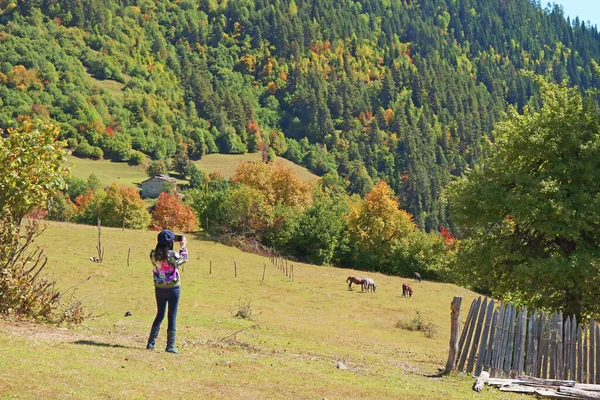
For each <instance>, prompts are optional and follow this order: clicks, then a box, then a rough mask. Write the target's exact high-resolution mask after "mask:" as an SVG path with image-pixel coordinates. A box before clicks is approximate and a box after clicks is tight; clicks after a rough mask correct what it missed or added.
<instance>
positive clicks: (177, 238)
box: [175, 235, 184, 242]
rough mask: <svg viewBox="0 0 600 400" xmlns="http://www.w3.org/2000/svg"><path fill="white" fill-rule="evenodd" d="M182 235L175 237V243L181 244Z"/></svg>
mask: <svg viewBox="0 0 600 400" xmlns="http://www.w3.org/2000/svg"><path fill="white" fill-rule="evenodd" d="M183 237H184V236H183V235H175V241H176V242H181V241H182V240H183Z"/></svg>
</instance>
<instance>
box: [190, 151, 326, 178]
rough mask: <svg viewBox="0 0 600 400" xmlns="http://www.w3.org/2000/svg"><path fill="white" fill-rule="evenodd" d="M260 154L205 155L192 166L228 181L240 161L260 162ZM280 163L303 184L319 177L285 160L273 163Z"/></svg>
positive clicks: (279, 158) (280, 158)
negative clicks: (216, 173)
mask: <svg viewBox="0 0 600 400" xmlns="http://www.w3.org/2000/svg"><path fill="white" fill-rule="evenodd" d="M261 160H262V155H261V154H260V153H247V154H207V155H205V156H204V157H202V159H201V160H200V161H195V162H194V164H195V165H196V166H197V167H198V168H199V169H201V170H202V171H204V172H206V173H207V174H210V173H211V172H218V173H219V174H221V176H222V177H223V178H225V179H229V178H231V177H232V176H233V174H234V173H235V170H236V169H237V167H238V166H239V165H240V163H241V162H242V161H261ZM278 162H281V163H282V164H283V165H284V166H285V167H287V168H291V169H292V170H294V172H295V173H296V175H298V178H300V179H302V180H304V181H305V182H312V181H314V180H316V179H318V178H319V177H318V176H317V175H315V174H313V173H312V172H310V171H309V170H308V169H306V168H304V167H301V166H299V165H297V164H294V163H293V162H291V161H289V160H286V159H285V158H283V157H277V159H276V160H275V163H278Z"/></svg>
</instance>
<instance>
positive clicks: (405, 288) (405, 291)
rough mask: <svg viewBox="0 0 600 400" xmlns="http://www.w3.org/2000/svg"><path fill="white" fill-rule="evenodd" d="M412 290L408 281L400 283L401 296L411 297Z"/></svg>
mask: <svg viewBox="0 0 600 400" xmlns="http://www.w3.org/2000/svg"><path fill="white" fill-rule="evenodd" d="M412 293H413V290H412V288H411V287H410V285H409V284H408V283H403V284H402V297H408V298H411V297H412Z"/></svg>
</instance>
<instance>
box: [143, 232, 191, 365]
mask: <svg viewBox="0 0 600 400" xmlns="http://www.w3.org/2000/svg"><path fill="white" fill-rule="evenodd" d="M180 239H181V241H180V242H179V244H180V246H181V248H180V249H179V253H177V252H175V251H173V242H174V241H175V234H174V233H173V232H172V231H170V230H169V229H163V230H162V231H161V232H160V233H159V234H158V243H157V244H156V248H155V249H154V250H152V251H151V252H150V260H151V261H152V265H153V266H154V271H153V273H154V293H155V295H156V308H157V311H156V318H154V323H153V324H152V329H151V330H150V337H149V338H148V345H147V346H146V348H147V349H153V348H154V345H155V343H156V337H157V336H158V332H159V330H160V324H161V323H162V320H163V319H164V318H165V312H166V310H167V305H168V306H169V314H168V317H167V318H168V326H167V348H166V349H165V351H167V352H169V353H175V354H179V350H177V349H176V348H175V336H176V331H177V325H176V324H177V321H176V320H177V306H178V305H179V292H180V277H179V269H178V267H179V266H180V265H181V264H183V263H184V262H186V261H187V260H188V253H187V249H186V247H185V245H186V243H187V241H186V239H185V237H184V236H181V237H180Z"/></svg>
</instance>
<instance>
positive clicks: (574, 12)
mask: <svg viewBox="0 0 600 400" xmlns="http://www.w3.org/2000/svg"><path fill="white" fill-rule="evenodd" d="M548 3H555V4H560V5H562V7H563V11H564V13H565V18H566V17H567V16H569V17H571V21H572V20H573V19H574V18H575V16H579V19H580V20H583V21H586V22H587V21H590V22H591V23H592V25H596V26H597V27H598V28H599V29H600V0H550V1H542V7H546V4H548Z"/></svg>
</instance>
